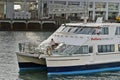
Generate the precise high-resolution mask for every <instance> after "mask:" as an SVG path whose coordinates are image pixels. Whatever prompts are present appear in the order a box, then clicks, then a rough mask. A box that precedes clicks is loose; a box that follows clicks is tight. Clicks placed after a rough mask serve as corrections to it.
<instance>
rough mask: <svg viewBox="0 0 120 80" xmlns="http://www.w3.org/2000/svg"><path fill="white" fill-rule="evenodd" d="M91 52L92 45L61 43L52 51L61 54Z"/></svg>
mask: <svg viewBox="0 0 120 80" xmlns="http://www.w3.org/2000/svg"><path fill="white" fill-rule="evenodd" d="M92 52H93V47H92V46H88V45H83V46H76V45H65V44H64V45H62V46H61V47H60V48H59V49H56V50H55V51H54V53H57V54H62V55H74V54H88V53H92Z"/></svg>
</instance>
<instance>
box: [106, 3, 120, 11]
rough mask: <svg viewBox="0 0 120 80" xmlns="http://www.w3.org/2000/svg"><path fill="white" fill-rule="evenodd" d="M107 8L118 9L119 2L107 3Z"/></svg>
mask: <svg viewBox="0 0 120 80" xmlns="http://www.w3.org/2000/svg"><path fill="white" fill-rule="evenodd" d="M108 9H109V10H118V9H119V3H112V2H111V3H109V4H108Z"/></svg>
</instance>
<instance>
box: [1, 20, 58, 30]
mask: <svg viewBox="0 0 120 80" xmlns="http://www.w3.org/2000/svg"><path fill="white" fill-rule="evenodd" d="M57 28H58V25H56V21H49V20H46V21H42V20H41V21H38V20H36V21H33V20H0V30H5V31H6V30H10V31H12V30H19V31H22V30H25V31H28V30H34V31H39V30H51V29H52V30H56V29H57Z"/></svg>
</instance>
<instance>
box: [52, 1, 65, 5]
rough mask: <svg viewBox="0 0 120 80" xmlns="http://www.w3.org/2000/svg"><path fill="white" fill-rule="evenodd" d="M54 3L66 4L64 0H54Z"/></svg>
mask: <svg viewBox="0 0 120 80" xmlns="http://www.w3.org/2000/svg"><path fill="white" fill-rule="evenodd" d="M54 4H62V5H66V1H54Z"/></svg>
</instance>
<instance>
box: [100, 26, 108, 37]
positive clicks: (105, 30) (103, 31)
mask: <svg viewBox="0 0 120 80" xmlns="http://www.w3.org/2000/svg"><path fill="white" fill-rule="evenodd" d="M100 34H103V35H106V34H109V30H108V27H102V29H101V32H100Z"/></svg>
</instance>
